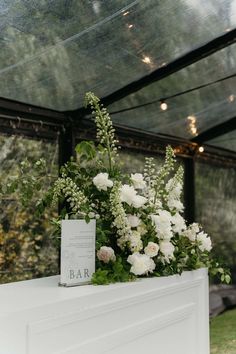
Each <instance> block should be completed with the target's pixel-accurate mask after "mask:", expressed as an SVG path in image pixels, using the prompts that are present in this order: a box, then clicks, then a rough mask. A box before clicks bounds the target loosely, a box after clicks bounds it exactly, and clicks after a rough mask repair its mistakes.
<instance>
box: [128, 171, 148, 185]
mask: <svg viewBox="0 0 236 354" xmlns="http://www.w3.org/2000/svg"><path fill="white" fill-rule="evenodd" d="M131 181H132V183H133V186H134V188H135V189H143V188H145V187H146V182H145V180H144V177H143V175H142V173H134V174H133V173H131Z"/></svg>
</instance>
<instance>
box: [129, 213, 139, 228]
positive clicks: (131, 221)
mask: <svg viewBox="0 0 236 354" xmlns="http://www.w3.org/2000/svg"><path fill="white" fill-rule="evenodd" d="M127 219H128V222H129V224H130V226H131V227H137V226H138V225H139V224H140V222H141V220H140V219H139V217H138V216H136V215H131V214H129V215H127Z"/></svg>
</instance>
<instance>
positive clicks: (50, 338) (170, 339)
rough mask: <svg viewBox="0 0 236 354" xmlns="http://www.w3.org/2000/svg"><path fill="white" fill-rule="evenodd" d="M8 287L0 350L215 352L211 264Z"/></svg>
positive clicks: (2, 300)
mask: <svg viewBox="0 0 236 354" xmlns="http://www.w3.org/2000/svg"><path fill="white" fill-rule="evenodd" d="M58 281H59V278H58V277H57V276H55V277H48V278H43V279H35V280H29V281H23V282H18V283H12V284H6V285H1V286H0V317H1V318H0V354H102V353H111V354H143V353H158V354H209V321H208V276H207V270H206V269H199V270H197V271H193V272H184V273H183V274H182V275H181V276H178V275H175V276H171V277H161V278H149V279H142V280H139V281H135V282H132V283H118V284H114V285H108V286H92V285H84V286H80V287H73V288H64V287H58V286H57V284H58Z"/></svg>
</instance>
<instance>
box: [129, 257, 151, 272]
mask: <svg viewBox="0 0 236 354" xmlns="http://www.w3.org/2000/svg"><path fill="white" fill-rule="evenodd" d="M127 261H128V263H130V264H131V265H132V267H131V269H130V272H131V273H133V274H135V275H143V274H148V273H152V272H153V271H154V269H155V267H156V265H155V263H154V261H153V260H152V259H151V258H150V257H148V256H147V255H146V254H140V253H133V254H132V255H130V256H129V257H128V259H127Z"/></svg>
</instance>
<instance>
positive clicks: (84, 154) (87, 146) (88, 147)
mask: <svg viewBox="0 0 236 354" xmlns="http://www.w3.org/2000/svg"><path fill="white" fill-rule="evenodd" d="M75 151H76V152H77V153H78V155H80V157H81V158H82V159H84V158H86V159H87V160H92V159H94V157H95V156H96V148H95V145H94V142H93V141H81V143H79V144H78V145H76V147H75Z"/></svg>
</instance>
